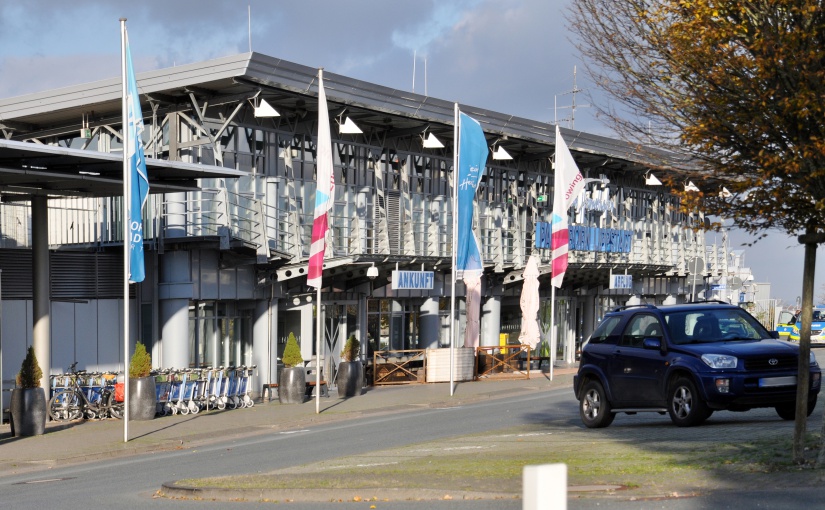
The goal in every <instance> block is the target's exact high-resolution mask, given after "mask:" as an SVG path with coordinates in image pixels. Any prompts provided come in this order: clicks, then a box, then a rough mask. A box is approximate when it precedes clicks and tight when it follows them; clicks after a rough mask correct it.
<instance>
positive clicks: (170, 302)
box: [158, 251, 193, 368]
mask: <svg viewBox="0 0 825 510" xmlns="http://www.w3.org/2000/svg"><path fill="white" fill-rule="evenodd" d="M160 269H161V274H160V280H159V284H158V297H159V308H160V310H159V312H160V325H161V326H160V331H161V337H160V343H161V358H162V359H161V360H160V364H159V365H158V366H161V367H165V368H187V367H189V361H190V353H189V301H190V299H191V298H192V292H193V289H192V282H191V281H190V276H189V273H190V267H189V252H186V251H171V252H166V253H164V254H163V256H162V257H161V260H160Z"/></svg>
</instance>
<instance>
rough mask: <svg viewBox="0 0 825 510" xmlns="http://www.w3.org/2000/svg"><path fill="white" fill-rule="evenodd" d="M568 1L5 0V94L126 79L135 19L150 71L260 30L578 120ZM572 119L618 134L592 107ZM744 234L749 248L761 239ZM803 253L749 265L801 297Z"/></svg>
mask: <svg viewBox="0 0 825 510" xmlns="http://www.w3.org/2000/svg"><path fill="white" fill-rule="evenodd" d="M569 1H570V0H407V1H391V0H347V1H337V2H336V1H323V0H301V1H294V0H292V1H281V0H246V1H242V2H238V1H232V0H165V1H158V0H142V1H140V2H134V1H132V2H123V1H102V0H101V1H92V0H74V1H72V2H66V1H65V0H26V1H17V0H0V98H5V97H11V96H16V95H22V94H27V93H30V92H36V91H40V90H46V89H50V88H55V87H60V86H65V85H73V84H78V83H85V82H89V81H94V80H98V79H102V78H111V77H115V76H118V75H119V74H120V28H119V22H118V19H119V18H121V17H125V18H127V19H128V22H127V26H128V29H129V42H130V46H131V50H132V58H133V60H134V65H135V68H136V71H138V72H140V71H146V70H150V69H156V68H160V67H169V66H174V65H180V64H186V63H191V62H198V61H202V60H207V59H210V58H216V57H221V56H225V55H233V54H237V53H243V52H246V51H249V46H250V40H251V46H252V49H253V51H257V52H260V53H264V54H266V55H270V56H273V57H278V58H283V59H285V60H289V61H293V62H297V63H300V64H303V65H308V66H313V67H323V68H325V69H326V70H328V71H330V72H334V73H339V74H344V75H347V76H351V77H353V78H358V79H362V80H366V81H369V82H372V83H377V84H380V85H384V86H388V87H393V88H398V89H402V90H411V89H412V88H413V83H414V85H415V91H416V92H419V93H424V91H425V86H426V91H427V94H428V95H430V96H434V97H438V98H440V99H445V100H449V101H459V102H461V103H464V104H469V105H473V106H478V107H482V108H486V109H490V110H494V111H499V112H503V113H509V114H513V115H517V116H520V117H526V118H529V119H534V120H538V121H543V122H552V121H553V120H554V119H561V120H564V119H568V120H566V121H564V122H561V124H562V125H563V126H566V127H571V126H570V121H569V117H570V114H571V110H570V109H569V105H570V104H571V102H572V96H571V95H569V94H565V93H566V92H568V91H570V90H571V89H572V88H573V69H574V67H577V70H578V72H577V85H578V87H579V88H581V89H585V90H586V92H585V93H584V94H581V95H578V96H577V97H576V103H577V104H578V105H585V104H588V103H590V102H591V101H593V102H597V101H599V98H598V95H597V90H596V89H595V88H594V87H593V86H592V84H590V83H589V82H588V79H587V75H586V73H585V72H584V62H583V61H582V60H581V59H580V58H579V56H578V53H577V51H576V49H575V47H574V45H573V43H572V42H571V41H570V39H571V37H572V34H570V33H569V32H568V31H567V30H566V26H565V25H566V23H565V20H564V8H565V6H566V5H567V4H568V3H569ZM249 12H251V22H250V16H249ZM413 55H416V57H417V58H416V61H415V70H416V73H415V77H413ZM425 61H426V85H425V75H424V69H425ZM587 93H593V94H594V97H592V98H589V97H587V96H586V94H587ZM554 104H557V105H558V106H559V108H558V109H555V110H554ZM572 127H575V128H576V129H580V130H583V131H587V132H589V133H595V134H603V135H608V136H609V135H610V131H609V130H608V129H607V128H605V127H604V126H603V125H602V124H601V123H600V122H599V120H598V118H596V115H595V109H593V108H588V107H586V106H582V107H579V108H577V110H576V113H575V123H574V125H573V126H572ZM731 239H732V241H731V245H732V246H731V247H732V248H733V249H737V248H741V244H742V243H744V242H748V241H749V240H752V237H751V236H748V235H746V234H744V233H742V232H737V231H733V232H731ZM711 242H712V241H711ZM802 254H803V250H802V248H801V247H800V246H799V245H798V244H797V243H796V240H795V238H790V237H788V236H786V235H783V234H781V233H772V234H771V235H769V237H767V238H766V239H762V240H760V241H759V242H758V243H757V244H756V245H755V246H754V247H751V248H747V249H746V255H745V262H746V265H748V266H750V267H751V268H752V269H753V271H754V274H755V278H756V281H760V282H770V283H771V285H772V295H773V297H776V298H782V299H784V300H785V301H787V302H793V301H794V300H795V299H796V297H797V296H799V295H800V294H801V289H802ZM820 266H821V264H820ZM823 282H825V278H823V277H822V276H821V275H820V276H819V277H818V278H817V283H816V284H815V295H816V294H823V293H825V292H823Z"/></svg>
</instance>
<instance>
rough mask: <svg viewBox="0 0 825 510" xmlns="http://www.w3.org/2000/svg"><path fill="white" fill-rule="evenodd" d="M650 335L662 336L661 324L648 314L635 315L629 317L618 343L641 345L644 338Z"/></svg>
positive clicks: (630, 345)
mask: <svg viewBox="0 0 825 510" xmlns="http://www.w3.org/2000/svg"><path fill="white" fill-rule="evenodd" d="M650 337H659V338H661V337H662V325H661V324H660V323H659V319H657V318H656V317H655V316H653V315H650V314H639V315H635V316H634V317H633V318H632V319H630V323H629V324H628V326H627V328H626V329H625V332H624V335H622V341H621V343H620V344H619V345H622V346H625V347H641V346H642V343H643V341H644V339H645V338H650Z"/></svg>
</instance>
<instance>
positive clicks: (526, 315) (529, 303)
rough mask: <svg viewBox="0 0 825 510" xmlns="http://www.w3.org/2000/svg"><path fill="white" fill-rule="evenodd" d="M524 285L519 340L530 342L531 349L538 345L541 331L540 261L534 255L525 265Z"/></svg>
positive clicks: (525, 342)
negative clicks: (539, 321)
mask: <svg viewBox="0 0 825 510" xmlns="http://www.w3.org/2000/svg"><path fill="white" fill-rule="evenodd" d="M522 275H523V276H524V287H523V288H522V290H521V334H519V337H518V340H519V342H520V343H522V344H528V345H529V346H530V349H535V348H536V345H538V343H539V340H540V337H541V333H540V331H539V323H538V320H537V319H536V314H538V311H539V304H540V303H539V263H538V258H537V257H536V256H535V255H533V256H531V257H530V258H529V259H528V260H527V265H526V266H525V267H524V273H522Z"/></svg>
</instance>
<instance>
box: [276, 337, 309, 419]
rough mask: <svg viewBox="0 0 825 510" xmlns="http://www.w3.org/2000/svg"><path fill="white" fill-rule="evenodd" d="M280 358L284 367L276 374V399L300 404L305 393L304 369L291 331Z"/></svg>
mask: <svg viewBox="0 0 825 510" xmlns="http://www.w3.org/2000/svg"><path fill="white" fill-rule="evenodd" d="M281 360H282V361H283V362H284V369H283V370H281V373H280V374H278V401H279V402H280V403H282V404H301V403H303V402H304V397H305V394H306V370H304V367H303V366H302V365H303V363H304V358H303V356H301V348H300V347H299V346H298V340H296V339H295V335H294V334H293V333H291V332H290V333H289V338H288V339H287V341H286V346H284V355H283V357H282V358H281Z"/></svg>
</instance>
